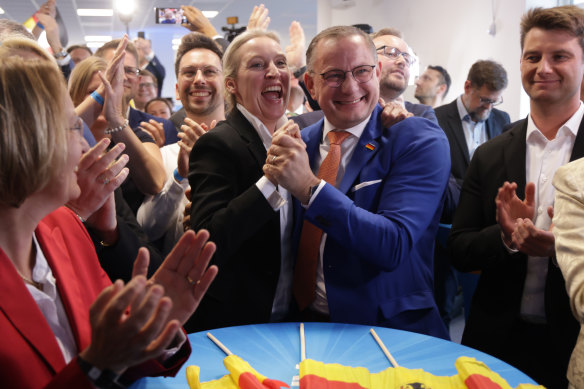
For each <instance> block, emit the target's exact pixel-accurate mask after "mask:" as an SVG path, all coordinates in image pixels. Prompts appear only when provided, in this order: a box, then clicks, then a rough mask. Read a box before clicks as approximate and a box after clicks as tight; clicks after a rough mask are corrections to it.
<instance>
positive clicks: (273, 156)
mask: <svg viewBox="0 0 584 389" xmlns="http://www.w3.org/2000/svg"><path fill="white" fill-rule="evenodd" d="M275 160H276V156H275V155H272V161H271V162H270V163H274V161H275Z"/></svg>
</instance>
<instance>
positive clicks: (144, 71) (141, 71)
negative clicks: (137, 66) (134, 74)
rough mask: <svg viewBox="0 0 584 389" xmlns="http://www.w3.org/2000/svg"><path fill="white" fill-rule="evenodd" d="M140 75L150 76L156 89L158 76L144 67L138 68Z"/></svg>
mask: <svg viewBox="0 0 584 389" xmlns="http://www.w3.org/2000/svg"><path fill="white" fill-rule="evenodd" d="M140 76H141V77H142V76H146V77H150V78H151V79H152V81H153V82H154V86H155V87H156V89H158V78H157V77H156V76H155V75H154V74H152V72H151V71H149V70H146V69H141V70H140Z"/></svg>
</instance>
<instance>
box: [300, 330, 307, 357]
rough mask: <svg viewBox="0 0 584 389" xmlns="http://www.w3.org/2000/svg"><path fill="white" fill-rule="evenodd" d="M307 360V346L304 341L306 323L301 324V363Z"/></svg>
mask: <svg viewBox="0 0 584 389" xmlns="http://www.w3.org/2000/svg"><path fill="white" fill-rule="evenodd" d="M305 359H306V344H305V340H304V323H300V361H301V362H302V361H303V360H305Z"/></svg>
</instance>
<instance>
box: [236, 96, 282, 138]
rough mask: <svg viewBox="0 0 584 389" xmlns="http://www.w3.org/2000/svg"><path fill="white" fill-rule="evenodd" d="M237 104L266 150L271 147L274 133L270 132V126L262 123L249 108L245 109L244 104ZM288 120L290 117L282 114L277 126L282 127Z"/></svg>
mask: <svg viewBox="0 0 584 389" xmlns="http://www.w3.org/2000/svg"><path fill="white" fill-rule="evenodd" d="M236 106H237V109H238V110H239V112H241V114H242V115H243V116H244V117H245V118H246V119H247V120H248V121H249V122H250V124H251V125H252V126H253V128H254V129H255V130H256V132H257V133H258V135H259V136H260V138H261V140H262V143H263V144H264V147H265V148H266V150H267V149H269V148H270V146H271V145H272V134H271V133H270V131H269V130H268V128H267V127H266V126H265V125H264V123H262V121H261V120H260V119H258V118H257V117H256V116H254V115H253V114H252V113H250V112H249V111H248V110H247V109H245V108H244V107H243V105H241V104H239V103H237V105H236ZM287 121H288V118H287V117H286V115H282V117H281V118H280V119H278V121H277V122H276V128H280V127H282V126H283V125H284V124H286V122H287Z"/></svg>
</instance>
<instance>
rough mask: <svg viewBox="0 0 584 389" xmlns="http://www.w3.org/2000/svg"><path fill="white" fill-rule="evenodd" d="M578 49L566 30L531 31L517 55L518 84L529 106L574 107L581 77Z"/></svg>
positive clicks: (535, 29)
mask: <svg viewBox="0 0 584 389" xmlns="http://www.w3.org/2000/svg"><path fill="white" fill-rule="evenodd" d="M582 55H583V53H582V48H581V47H580V45H579V43H578V39H577V38H576V37H574V36H572V35H570V34H569V33H567V32H566V31H562V30H543V29H540V28H532V29H531V30H529V32H528V33H527V34H526V36H525V41H524V44H523V53H522V55H521V82H522V84H523V89H525V92H526V93H527V95H528V96H529V97H530V100H531V104H547V105H549V104H560V105H565V104H566V103H571V104H576V103H578V101H579V99H580V84H581V82H582V76H583V74H584V64H583V61H582Z"/></svg>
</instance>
